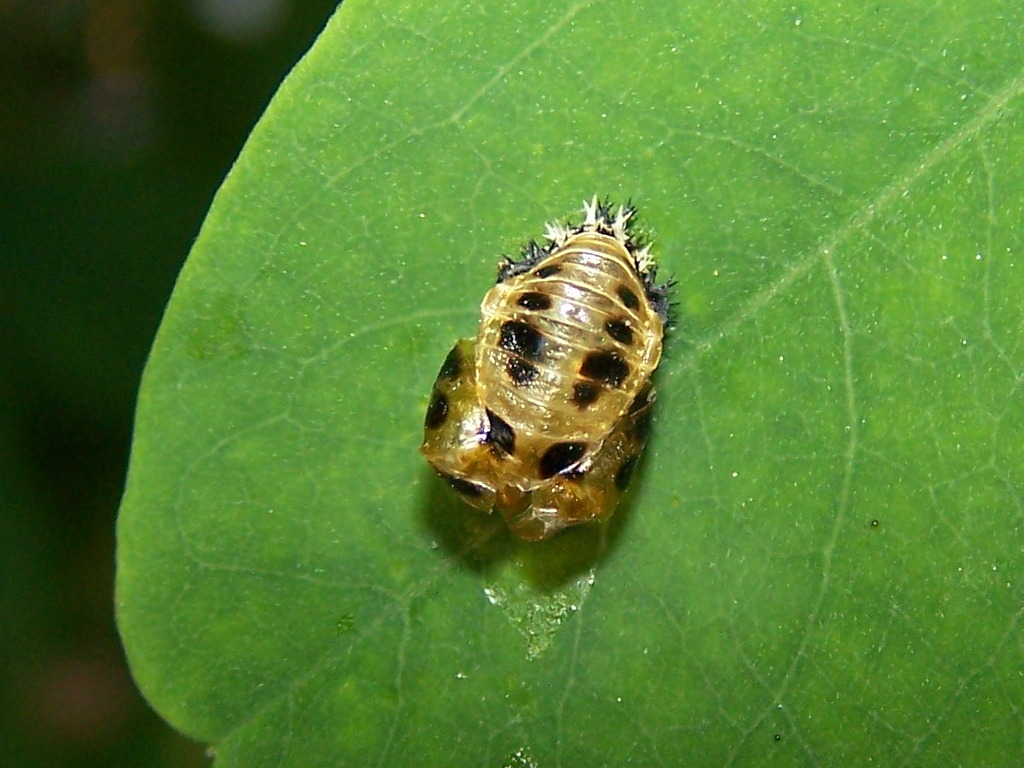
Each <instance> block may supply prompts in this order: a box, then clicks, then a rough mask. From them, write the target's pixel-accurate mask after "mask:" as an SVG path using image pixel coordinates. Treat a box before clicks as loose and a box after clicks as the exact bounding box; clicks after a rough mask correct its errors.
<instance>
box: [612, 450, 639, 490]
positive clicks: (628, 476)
mask: <svg viewBox="0 0 1024 768" xmlns="http://www.w3.org/2000/svg"><path fill="white" fill-rule="evenodd" d="M639 458H640V457H639V456H636V455H633V456H630V457H629V458H628V459H626V460H625V461H624V462H622V466H621V467H619V471H618V472H616V473H615V487H616V488H618V489H619V490H620V491H624V490H626V489H627V488H628V487H629V481H630V480H632V479H633V470H635V469H636V463H637V461H638V460H639Z"/></svg>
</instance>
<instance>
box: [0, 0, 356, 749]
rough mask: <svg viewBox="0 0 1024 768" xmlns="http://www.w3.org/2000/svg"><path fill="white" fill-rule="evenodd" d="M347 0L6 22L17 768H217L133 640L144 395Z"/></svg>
mask: <svg viewBox="0 0 1024 768" xmlns="http://www.w3.org/2000/svg"><path fill="white" fill-rule="evenodd" d="M336 2H337V0H306V1H305V2H298V0H0V171H2V175H0V180H2V184H3V186H2V191H0V267H2V272H0V537H2V546H0V611H2V615H0V766H5V765H10V766H21V767H24V768H34V767H35V766H74V767H76V768H77V767H78V766H115V767H116V766H129V765H131V766H199V765H207V764H208V763H209V760H208V759H207V758H206V757H205V756H204V753H203V747H202V746H201V745H197V744H193V743H191V742H189V741H187V740H186V739H184V738H183V737H181V736H178V735H177V734H175V733H174V732H173V731H172V730H171V729H170V727H169V726H167V725H165V724H164V723H163V722H162V721H161V720H160V719H159V718H158V717H157V716H156V715H155V714H153V713H152V712H151V711H150V710H149V709H148V707H147V706H146V704H145V703H144V702H143V701H142V699H141V698H140V696H139V694H138V692H137V691H136V689H135V687H134V684H133V683H132V680H131V678H130V676H129V674H128V671H127V668H126V666H125V662H124V657H123V654H122V651H121V648H120V644H119V642H118V637H117V632H116V629H115V627H114V619H113V603H112V590H113V576H114V520H115V516H116V513H117V505H118V502H119V500H120V495H121V490H122V487H123V483H124V475H125V469H126V467H127V462H128V452H129V447H130V443H131V430H132V415H133V409H134V405H135V394H136V389H137V387H138V383H139V377H140V375H141V373H142V368H143V365H144V363H145V360H146V354H147V351H148V349H149V345H150V342H151V340H152V338H153V335H154V333H155V331H156V328H157V325H158V323H159V321H160V315H161V311H162V309H163V307H164V305H165V304H166V302H167V299H168V297H169V296H170V293H171V289H172V287H173V283H174V279H175V276H176V274H177V273H178V270H179V268H180V267H181V264H182V262H183V261H184V259H185V256H186V254H187V253H188V250H189V247H190V245H191V243H192V241H193V239H194V238H195V236H196V234H197V232H198V230H199V226H200V224H201V223H202V219H203V215H204V213H205V211H206V208H207V207H208V206H209V204H210V201H211V199H212V197H213V194H214V192H215V191H216V189H217V187H218V185H219V184H220V182H221V180H222V179H223V177H224V175H225V173H226V172H227V171H228V169H229V168H230V165H231V162H232V160H233V159H234V157H235V156H236V155H237V154H238V151H239V150H240V149H241V147H242V144H243V142H244V141H245V137H246V135H247V133H248V132H249V130H250V129H251V128H252V126H253V124H254V123H255V122H256V120H257V119H258V118H259V115H260V113H261V112H262V111H263V108H264V107H265V106H266V104H267V101H268V100H269V98H270V97H271V95H272V94H273V92H274V90H275V88H276V87H277V85H278V84H279V83H280V81H281V79H282V78H283V77H284V75H285V74H286V73H287V72H288V70H289V69H290V68H291V67H292V65H293V64H294V63H295V62H296V61H297V60H298V59H299V58H300V57H301V56H302V54H303V52H304V51H305V50H306V49H307V48H308V47H309V45H310V44H311V43H312V42H313V40H314V39H315V37H316V35H317V33H318V31H319V30H320V29H321V28H322V26H323V24H324V22H325V21H326V20H327V18H328V16H329V15H330V14H331V12H332V11H333V9H334V6H335V4H336Z"/></svg>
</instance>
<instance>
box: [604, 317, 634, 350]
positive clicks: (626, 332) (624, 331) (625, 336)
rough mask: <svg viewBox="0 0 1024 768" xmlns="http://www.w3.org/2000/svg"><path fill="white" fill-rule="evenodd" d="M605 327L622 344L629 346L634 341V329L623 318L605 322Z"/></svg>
mask: <svg viewBox="0 0 1024 768" xmlns="http://www.w3.org/2000/svg"><path fill="white" fill-rule="evenodd" d="M604 329H605V330H606V331H608V335H609V336H611V337H612V338H613V339H615V340H616V341H617V342H619V343H620V344H625V345H626V346H629V345H630V344H632V343H633V329H632V328H630V327H629V324H628V323H626V322H625V321H623V320H608V321H607V322H606V323H605V324H604Z"/></svg>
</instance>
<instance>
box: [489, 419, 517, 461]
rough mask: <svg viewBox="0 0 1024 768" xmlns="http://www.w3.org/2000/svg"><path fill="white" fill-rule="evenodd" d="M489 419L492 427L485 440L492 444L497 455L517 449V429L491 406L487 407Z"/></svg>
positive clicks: (507, 453) (492, 448) (506, 453)
mask: <svg viewBox="0 0 1024 768" xmlns="http://www.w3.org/2000/svg"><path fill="white" fill-rule="evenodd" d="M487 421H488V422H489V424H490V427H489V429H488V430H487V437H486V438H485V439H484V442H485V443H490V444H491V450H492V451H493V452H494V454H495V455H496V456H497V455H501V454H505V455H509V454H511V453H512V452H513V451H514V450H515V449H516V431H515V430H514V429H512V427H511V425H510V424H509V423H508V422H507V421H505V420H504V419H503V418H501V417H500V416H498V415H497V414H496V413H495V412H494V411H492V410H491V409H490V408H488V409H487Z"/></svg>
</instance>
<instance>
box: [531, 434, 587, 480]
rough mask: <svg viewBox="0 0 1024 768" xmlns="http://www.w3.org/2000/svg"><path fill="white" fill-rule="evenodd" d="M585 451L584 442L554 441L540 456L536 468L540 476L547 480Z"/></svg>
mask: <svg viewBox="0 0 1024 768" xmlns="http://www.w3.org/2000/svg"><path fill="white" fill-rule="evenodd" d="M586 452H587V444H586V443H555V444H554V445H552V446H551V447H550V448H548V449H547V450H546V451H544V455H543V456H541V457H540V462H539V463H538V469H539V470H540V476H541V478H542V479H544V480H547V479H548V478H549V477H553V476H554V475H557V474H558V473H559V472H564V471H565V470H566V469H568V468H569V467H570V466H572V465H573V464H574V463H576V462H577V461H579V460H580V459H581V458H583V454H585V453H586Z"/></svg>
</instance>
